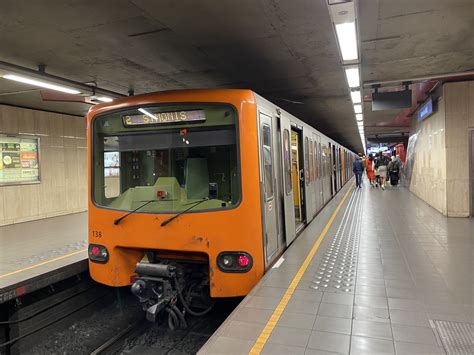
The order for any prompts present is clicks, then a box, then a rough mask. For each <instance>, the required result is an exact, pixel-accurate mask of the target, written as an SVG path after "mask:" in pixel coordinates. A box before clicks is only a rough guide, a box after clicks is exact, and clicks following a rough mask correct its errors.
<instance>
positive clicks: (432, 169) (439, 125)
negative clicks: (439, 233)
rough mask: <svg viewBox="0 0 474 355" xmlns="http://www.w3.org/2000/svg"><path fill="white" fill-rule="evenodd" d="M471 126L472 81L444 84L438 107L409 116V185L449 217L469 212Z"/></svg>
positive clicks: (473, 107)
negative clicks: (423, 114) (426, 113)
mask: <svg viewBox="0 0 474 355" xmlns="http://www.w3.org/2000/svg"><path fill="white" fill-rule="evenodd" d="M471 129H474V81H466V82H457V83H446V84H444V85H443V87H442V90H441V97H440V98H439V100H438V110H437V112H436V113H435V114H433V115H432V116H430V117H429V118H427V119H425V120H424V121H422V122H417V121H416V119H415V118H413V119H412V124H411V132H410V139H412V138H416V144H415V148H414V149H413V150H414V154H413V158H412V160H413V162H412V164H413V170H412V174H411V181H410V185H409V188H410V190H411V191H412V192H413V193H414V194H416V195H417V196H418V197H420V198H421V199H423V200H424V201H425V202H427V203H428V204H430V205H431V206H432V207H434V208H436V209H437V210H438V211H440V212H441V213H443V214H444V215H447V216H450V217H468V216H469V215H470V206H469V205H470V201H469V199H470V193H471V192H470V180H469V131H470V130H471Z"/></svg>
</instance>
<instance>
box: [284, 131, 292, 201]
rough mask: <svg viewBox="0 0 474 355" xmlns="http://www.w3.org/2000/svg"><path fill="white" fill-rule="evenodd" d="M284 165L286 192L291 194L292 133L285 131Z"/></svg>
mask: <svg viewBox="0 0 474 355" xmlns="http://www.w3.org/2000/svg"><path fill="white" fill-rule="evenodd" d="M283 164H284V169H285V170H284V175H285V192H286V194H287V195H288V194H290V193H291V191H292V190H293V185H292V184H291V146H290V131H288V130H287V129H285V130H284V131H283Z"/></svg>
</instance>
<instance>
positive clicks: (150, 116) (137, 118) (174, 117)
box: [123, 109, 206, 126]
mask: <svg viewBox="0 0 474 355" xmlns="http://www.w3.org/2000/svg"><path fill="white" fill-rule="evenodd" d="M139 111H140V112H141V113H143V115H129V116H123V124H124V125H125V126H142V125H159V124H166V123H183V122H196V121H205V120H206V116H205V114H204V110H192V111H172V112H155V113H151V112H149V111H147V110H145V109H139Z"/></svg>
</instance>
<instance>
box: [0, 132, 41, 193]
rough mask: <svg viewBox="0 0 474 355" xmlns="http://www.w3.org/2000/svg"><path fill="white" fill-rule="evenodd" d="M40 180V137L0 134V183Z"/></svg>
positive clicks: (11, 183) (23, 182)
mask: <svg viewBox="0 0 474 355" xmlns="http://www.w3.org/2000/svg"><path fill="white" fill-rule="evenodd" d="M38 182H40V166H39V138H36V137H22V136H7V135H0V185H15V184H28V183H29V184H31V183H38Z"/></svg>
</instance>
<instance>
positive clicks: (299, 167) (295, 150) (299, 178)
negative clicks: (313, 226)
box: [290, 125, 306, 233]
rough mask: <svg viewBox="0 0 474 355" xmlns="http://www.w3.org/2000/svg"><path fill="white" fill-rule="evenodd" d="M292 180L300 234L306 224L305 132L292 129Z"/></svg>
mask: <svg viewBox="0 0 474 355" xmlns="http://www.w3.org/2000/svg"><path fill="white" fill-rule="evenodd" d="M290 133H291V154H292V158H291V179H292V181H293V198H294V205H295V224H296V233H298V232H299V231H300V230H301V229H302V228H303V227H304V224H305V222H306V215H305V212H306V207H305V206H306V199H305V183H304V180H305V176H304V162H303V156H304V154H303V131H302V130H301V129H300V128H298V127H296V126H294V125H292V127H291V132H290Z"/></svg>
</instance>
